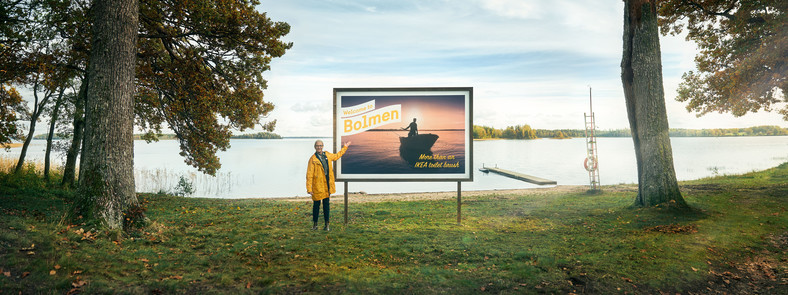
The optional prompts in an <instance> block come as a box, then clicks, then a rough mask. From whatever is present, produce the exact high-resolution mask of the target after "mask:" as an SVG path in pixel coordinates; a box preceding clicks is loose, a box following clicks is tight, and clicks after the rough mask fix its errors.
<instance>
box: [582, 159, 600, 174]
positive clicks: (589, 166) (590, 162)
mask: <svg viewBox="0 0 788 295" xmlns="http://www.w3.org/2000/svg"><path fill="white" fill-rule="evenodd" d="M596 163H597V161H596V158H595V157H591V156H589V157H588V158H586V159H585V161H583V166H584V167H586V171H588V172H591V171H594V170H596Z"/></svg>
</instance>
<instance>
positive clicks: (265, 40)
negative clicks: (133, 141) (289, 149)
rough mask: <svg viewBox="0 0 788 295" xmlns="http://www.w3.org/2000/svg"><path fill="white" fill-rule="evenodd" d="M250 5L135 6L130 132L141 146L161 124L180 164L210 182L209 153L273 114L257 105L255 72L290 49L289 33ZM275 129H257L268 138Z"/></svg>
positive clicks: (217, 0) (154, 1) (266, 105)
mask: <svg viewBox="0 0 788 295" xmlns="http://www.w3.org/2000/svg"><path fill="white" fill-rule="evenodd" d="M257 4H258V2H257V1H227V0H198V1H172V2H171V1H160V0H143V1H141V2H140V37H141V40H140V42H139V59H138V66H137V96H136V99H135V102H136V105H135V108H136V116H137V119H136V124H137V125H138V126H140V127H141V128H142V129H143V130H147V131H148V133H147V136H146V137H145V138H146V139H147V140H155V139H156V134H161V129H162V127H163V126H164V123H166V124H167V127H169V128H171V129H172V130H173V131H174V132H175V134H176V135H177V137H178V139H179V141H180V146H181V155H183V156H184V157H186V163H187V164H190V165H193V166H195V167H197V168H198V169H200V170H201V171H203V172H205V173H208V174H214V173H215V172H216V170H217V169H218V168H219V167H220V163H219V159H218V158H217V157H216V152H217V151H219V150H222V151H223V150H225V149H227V148H228V147H229V145H230V144H229V139H230V137H231V136H232V133H231V129H233V128H235V129H239V130H241V131H243V130H244V129H247V128H253V127H254V126H255V125H257V124H261V123H260V119H261V117H265V116H266V115H267V114H268V113H269V112H271V111H272V110H273V108H274V106H273V104H271V103H270V102H265V101H264V100H263V89H265V88H266V87H267V86H266V81H265V79H263V76H262V74H263V72H264V71H267V70H268V69H269V67H270V66H269V63H270V61H271V59H272V58H274V57H280V56H282V55H283V54H284V53H285V51H286V50H287V49H289V48H290V47H292V43H285V42H283V41H280V40H279V39H280V38H282V37H283V36H284V35H285V34H287V33H288V32H289V31H290V26H289V25H288V24H287V23H283V22H273V21H271V20H270V19H269V18H268V17H266V15H265V13H260V12H257V11H256V10H255V6H256V5H257ZM274 124H275V122H269V123H266V124H261V125H262V126H263V127H264V129H266V130H268V131H271V130H273V127H274Z"/></svg>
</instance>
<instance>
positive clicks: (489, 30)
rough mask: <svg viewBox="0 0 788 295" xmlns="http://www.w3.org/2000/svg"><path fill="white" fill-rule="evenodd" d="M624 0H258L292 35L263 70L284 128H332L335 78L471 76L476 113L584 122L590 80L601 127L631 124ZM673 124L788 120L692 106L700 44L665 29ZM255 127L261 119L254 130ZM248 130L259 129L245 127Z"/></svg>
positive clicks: (456, 81) (509, 119) (374, 83)
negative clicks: (685, 78)
mask: <svg viewBox="0 0 788 295" xmlns="http://www.w3.org/2000/svg"><path fill="white" fill-rule="evenodd" d="M623 9H624V5H623V2H622V1H620V0H610V1H599V0H596V1H587V0H555V1H537V0H463V1H448V0H399V1H389V0H386V1H383V0H376V1H362V0H288V1H275V0H262V1H261V3H260V5H259V6H258V10H259V11H262V12H265V13H267V15H268V17H270V18H271V19H272V20H274V21H283V22H287V23H288V24H290V26H291V31H290V33H289V34H288V35H287V36H285V37H284V40H285V41H288V42H293V48H292V49H290V50H289V51H288V52H287V53H286V54H285V55H284V56H282V57H281V58H276V59H274V60H273V61H272V63H271V70H270V71H269V72H266V73H265V74H264V77H265V78H266V79H267V80H268V89H266V90H265V91H264V93H265V100H266V101H270V102H273V103H274V104H275V106H276V108H275V109H274V111H273V112H272V113H271V114H270V115H269V116H268V118H266V119H265V120H266V121H268V120H272V119H276V120H277V124H276V130H274V132H276V133H278V134H280V135H282V136H326V137H330V136H331V135H332V129H331V128H332V120H333V119H332V117H333V111H332V105H333V88H354V87H359V88H378V87H380V88H387V87H473V100H474V101H473V124H474V125H485V126H491V127H495V128H505V127H507V126H514V125H523V124H528V125H530V126H531V127H532V128H538V129H583V128H584V117H583V116H584V113H589V112H590V110H589V89H591V93H592V96H593V111H594V114H595V116H596V120H597V128H598V129H602V130H607V129H622V128H628V127H629V122H628V120H627V115H626V108H625V102H624V94H623V88H622V86H621V78H620V74H621V69H620V63H621V55H622V38H623V37H622V34H623ZM660 42H661V49H662V63H663V77H664V88H665V96H666V97H665V101H666V107H667V110H668V121H669V124H670V127H671V128H690V129H701V128H736V127H751V126H757V125H778V126H781V127H788V122H786V121H784V120H782V116H780V115H779V114H777V113H768V112H763V111H761V112H759V113H755V114H748V115H745V116H743V117H734V116H732V115H730V114H727V113H725V114H718V113H712V114H707V115H705V116H702V117H700V118H698V117H696V114H694V113H689V112H687V110H686V109H685V106H686V103H682V102H677V101H676V100H675V97H676V88H677V86H678V84H679V83H680V81H681V75H682V73H684V72H686V71H689V70H692V69H694V67H695V66H694V62H693V60H694V57H695V55H696V53H697V49H696V47H695V45H694V43H692V42H690V41H685V40H684V36H665V37H661V38H660ZM256 131H259V130H256ZM247 132H252V130H247V131H246V132H245V133H247Z"/></svg>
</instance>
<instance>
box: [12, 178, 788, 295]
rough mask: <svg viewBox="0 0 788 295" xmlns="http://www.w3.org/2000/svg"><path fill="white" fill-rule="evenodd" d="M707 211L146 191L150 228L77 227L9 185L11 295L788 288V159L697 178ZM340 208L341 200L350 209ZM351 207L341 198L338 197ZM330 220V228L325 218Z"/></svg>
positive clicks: (577, 199)
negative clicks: (326, 201)
mask: <svg viewBox="0 0 788 295" xmlns="http://www.w3.org/2000/svg"><path fill="white" fill-rule="evenodd" d="M681 187H682V192H683V194H684V196H685V198H686V200H687V201H688V203H689V204H690V205H691V206H692V207H693V208H694V209H693V210H688V211H683V212H676V211H669V210H667V209H664V208H659V207H657V208H648V209H635V208H631V207H630V205H631V204H632V203H633V200H634V196H635V194H636V190H637V188H636V186H631V185H630V186H627V185H624V186H621V185H619V186H607V187H603V192H602V193H594V194H587V193H585V192H581V191H578V192H574V193H568V194H567V193H564V194H559V193H549V194H543V195H531V194H522V195H516V194H496V193H492V192H491V193H490V194H489V195H483V196H478V197H467V198H466V197H464V198H463V218H464V220H463V224H462V225H457V224H456V201H455V200H432V201H407V202H379V203H353V204H351V206H350V216H349V217H350V222H349V224H347V225H344V224H342V222H341V221H342V203H341V202H335V203H334V204H332V205H333V206H332V209H333V210H332V220H333V221H334V222H333V224H332V231H330V232H324V231H312V230H310V229H309V228H310V226H311V224H310V223H311V220H310V219H311V201H298V202H287V201H281V200H273V199H242V200H224V199H196V198H182V197H174V196H169V195H164V194H140V195H139V197H140V200H141V201H142V202H143V204H144V206H145V207H146V208H147V212H146V214H147V216H148V217H149V218H150V220H151V222H150V224H149V225H148V226H147V227H146V228H144V229H142V230H140V231H136V232H131V233H128V234H124V235H123V236H118V235H117V233H112V232H107V231H103V230H97V229H95V228H93V227H91V226H89V225H86V224H81V223H78V222H76V223H75V222H66V221H65V219H64V217H63V216H65V210H66V209H65V208H66V206H67V204H68V202H69V200H70V199H71V198H72V197H73V195H72V194H73V193H72V192H70V191H65V190H60V189H57V188H55V187H53V186H51V185H48V184H46V183H42V181H41V180H40V178H38V177H36V175H35V173H28V174H23V175H21V176H20V175H8V174H0V188H2V190H0V210H2V215H0V290H3V292H1V293H2V294H6V292H7V294H12V293H13V294H16V293H18V292H20V291H21V292H23V293H42V294H50V293H51V294H63V293H67V292H76V291H79V292H85V293H127V294H147V293H157V294H158V293H180V294H183V293H186V294H192V293H209V294H210V293H220V294H236V293H251V294H258V293H263V294H265V293H275V294H279V293H342V292H345V293H394V292H404V293H417V294H422V293H448V294H465V293H480V292H493V293H507V294H510V293H526V294H529V293H601V294H610V293H613V294H626V293H630V294H632V293H636V294H652V293H659V292H670V293H675V292H679V293H713V292H716V291H720V292H732V293H743V292H761V293H772V294H780V293H783V294H785V293H788V274H787V273H788V269H787V268H786V266H787V265H788V254H787V252H788V212H786V207H788V163H785V164H782V165H780V166H779V167H776V168H772V169H768V170H765V171H759V172H752V173H747V174H743V175H730V176H720V177H714V178H707V179H702V180H696V181H688V182H682V183H681ZM337 199H340V198H337ZM336 201H339V200H336ZM321 223H322V221H321Z"/></svg>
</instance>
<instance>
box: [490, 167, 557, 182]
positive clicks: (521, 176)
mask: <svg viewBox="0 0 788 295" xmlns="http://www.w3.org/2000/svg"><path fill="white" fill-rule="evenodd" d="M479 171H482V172H485V173H486V172H493V173H498V174H500V175H503V176H506V177H511V178H514V179H517V180H522V181H525V182H530V183H533V184H538V185H556V184H558V182H556V181H555V180H549V179H544V178H539V177H536V176H531V175H527V174H522V173H518V172H514V171H509V170H504V169H501V168H498V167H482V168H481V169H479Z"/></svg>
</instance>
